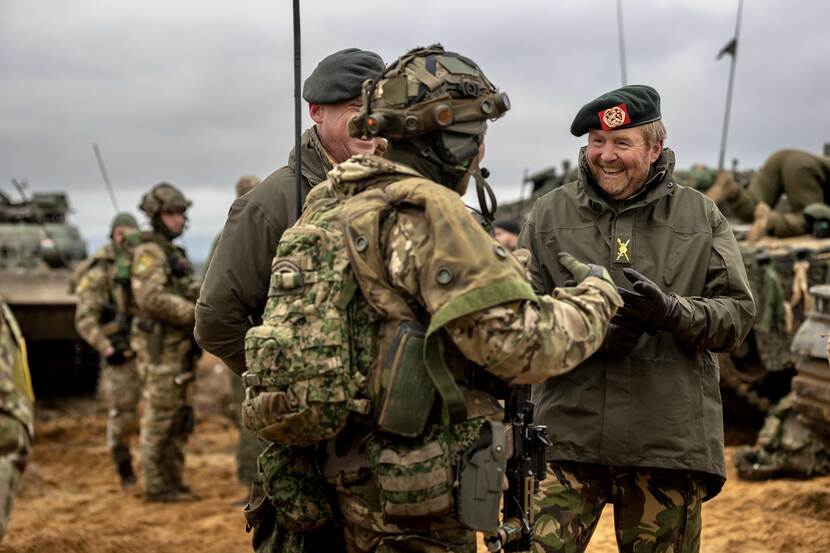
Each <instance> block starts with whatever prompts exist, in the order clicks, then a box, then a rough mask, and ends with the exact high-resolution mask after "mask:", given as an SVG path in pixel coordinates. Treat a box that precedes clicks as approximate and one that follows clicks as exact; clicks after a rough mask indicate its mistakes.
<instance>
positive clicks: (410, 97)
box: [349, 44, 510, 165]
mask: <svg viewBox="0 0 830 553" xmlns="http://www.w3.org/2000/svg"><path fill="white" fill-rule="evenodd" d="M362 97H363V106H362V108H361V111H360V112H359V113H358V114H357V115H356V116H355V117H354V118H353V119H352V120H351V121H350V122H349V132H350V134H351V135H352V136H354V137H368V136H377V137H383V138H387V139H389V140H390V141H392V142H395V141H408V140H412V139H415V138H416V137H420V136H422V135H427V134H429V133H433V134H435V135H437V138H438V140H436V141H435V142H433V143H432V144H431V145H432V146H433V147H435V148H436V149H437V152H436V153H437V154H438V155H439V157H441V159H442V161H444V162H445V163H448V164H449V165H464V164H465V162H467V161H468V160H470V159H472V158H473V157H474V156H475V155H476V154H477V153H478V148H479V144H480V141H481V139H480V137H481V136H482V135H483V134H484V131H485V130H486V129H487V120H488V119H489V120H495V119H498V118H499V117H501V116H502V115H504V113H505V112H506V111H507V110H509V109H510V101H509V99H508V97H507V94H505V93H504V92H499V91H498V89H497V88H496V87H495V86H494V85H493V83H491V82H490V81H489V80H488V79H487V77H486V76H484V73H483V72H482V71H481V69H479V67H478V65H476V63H475V62H474V61H472V60H470V59H469V58H466V57H464V56H461V55H459V54H456V53H454V52H447V51H445V50H444V48H443V46H441V45H440V44H434V45H432V46H429V47H427V48H416V49H414V50H411V51H409V52H407V53H406V54H404V55H403V56H401V57H400V58H398V60H397V61H395V62H394V63H393V64H392V65H390V66H389V68H388V69H387V70H386V71H384V73H383V75H382V76H381V77H380V80H379V81H378V82H374V81H372V80H367V81H366V82H364V83H363V93H362Z"/></svg>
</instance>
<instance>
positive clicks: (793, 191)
mask: <svg viewBox="0 0 830 553" xmlns="http://www.w3.org/2000/svg"><path fill="white" fill-rule="evenodd" d="M783 194H786V195H787V199H788V200H789V203H790V211H789V212H788V213H779V212H777V211H771V209H774V208H775V204H777V203H778V200H779V199H780V198H781V196H782V195H783ZM706 195H707V196H709V197H710V198H712V199H713V200H714V201H715V202H718V203H720V202H725V203H726V204H727V205H729V206H730V207H731V208H732V209H733V211H734V212H735V215H737V216H738V217H739V218H740V219H742V220H743V221H745V222H753V221H754V220H755V219H758V218H759V217H760V218H764V219H765V224H764V230H766V232H768V233H769V234H772V235H773V236H779V237H785V236H795V235H797V234H805V233H810V232H813V226H812V224H813V221H814V220H815V219H817V218H820V219H825V220H828V219H830V207H828V205H827V204H828V203H830V158H827V157H821V156H816V155H813V154H810V153H807V152H802V151H800V150H780V151H778V152H775V153H774V154H772V155H771V156H770V157H769V158H768V159H767V160H766V162H764V165H763V167H761V168H760V169H759V170H758V172H757V173H756V174H755V176H753V177H752V180H751V181H750V183H749V187H747V188H746V189H743V188H741V186H740V185H739V184H738V183H736V182H735V179H734V178H733V177H732V173H729V172H723V173H721V174H720V175H718V178H717V179H716V180H715V184H713V185H712V187H711V188H710V189H709V190H708V191H707V193H706Z"/></svg>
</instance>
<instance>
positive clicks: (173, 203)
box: [138, 182, 193, 219]
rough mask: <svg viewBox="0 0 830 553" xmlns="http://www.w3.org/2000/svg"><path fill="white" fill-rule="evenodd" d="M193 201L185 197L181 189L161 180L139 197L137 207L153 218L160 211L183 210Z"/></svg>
mask: <svg viewBox="0 0 830 553" xmlns="http://www.w3.org/2000/svg"><path fill="white" fill-rule="evenodd" d="M191 205H193V203H192V202H191V201H190V200H188V199H187V198H185V196H184V194H182V192H181V190H179V189H178V188H176V187H175V186H173V185H172V184H170V183H167V182H161V183H159V184H157V185H155V186H154V187H153V188H151V189H150V191H149V192H147V193H146V194H144V196H142V197H141V203H140V204H138V208H139V209H140V210H141V211H143V212H144V213H146V214H147V216H148V217H150V218H151V219H154V218H155V217H157V216H158V214H159V213H161V212H162V211H168V212H176V211H178V212H185V211H187V209H188V208H189V207H190V206H191Z"/></svg>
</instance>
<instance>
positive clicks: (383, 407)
mask: <svg viewBox="0 0 830 553" xmlns="http://www.w3.org/2000/svg"><path fill="white" fill-rule="evenodd" d="M424 335H425V331H424V327H423V326H422V325H421V324H419V323H417V322H413V321H405V322H402V323H400V324H399V325H398V328H397V331H396V333H395V336H394V337H393V339H392V342H391V344H390V345H389V349H388V351H387V352H386V355H385V356H384V361H383V364H382V366H381V367H380V370H381V371H382V375H381V391H380V398H379V401H377V402H376V410H375V419H376V421H377V424H378V427H379V428H380V429H381V430H382V431H384V432H389V433H392V434H398V435H400V436H407V437H410V438H414V437H416V436H420V435H421V434H423V432H424V429H425V428H426V425H427V419H428V418H429V415H430V413H431V412H432V407H433V405H434V404H435V385H434V384H433V383H432V379H430V377H429V374H428V373H427V370H426V366H425V365H424V356H423V351H424Z"/></svg>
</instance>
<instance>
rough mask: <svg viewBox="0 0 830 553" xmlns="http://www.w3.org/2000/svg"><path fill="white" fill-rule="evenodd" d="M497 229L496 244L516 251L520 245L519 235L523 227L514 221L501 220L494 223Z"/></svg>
mask: <svg viewBox="0 0 830 553" xmlns="http://www.w3.org/2000/svg"><path fill="white" fill-rule="evenodd" d="M493 228H494V229H495V233H494V235H495V238H496V242H498V243H499V244H501V245H502V246H504V247H505V248H507V249H508V250H510V251H511V252H512V251H513V250H515V249H516V245H517V244H518V243H519V233H520V232H521V231H522V225H521V224H519V222H518V221H514V220H513V219H499V220H498V221H496V222H495V223H493Z"/></svg>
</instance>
